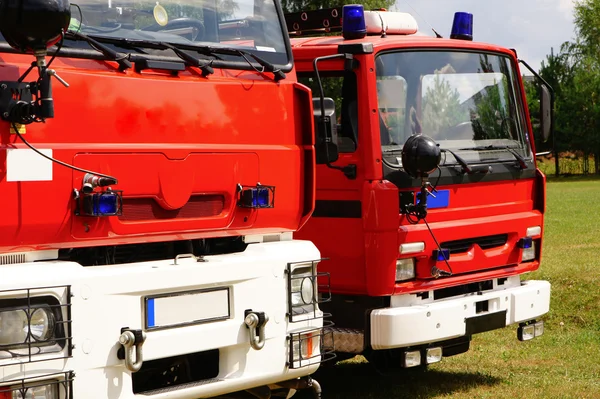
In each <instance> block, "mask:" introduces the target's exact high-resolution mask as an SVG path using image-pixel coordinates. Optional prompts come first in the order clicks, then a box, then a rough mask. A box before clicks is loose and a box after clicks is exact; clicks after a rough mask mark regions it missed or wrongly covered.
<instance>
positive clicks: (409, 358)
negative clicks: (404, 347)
mask: <svg viewBox="0 0 600 399" xmlns="http://www.w3.org/2000/svg"><path fill="white" fill-rule="evenodd" d="M403 358H404V359H403V362H402V363H403V364H402V365H403V366H404V367H417V366H420V365H421V351H406V352H404V356H403Z"/></svg>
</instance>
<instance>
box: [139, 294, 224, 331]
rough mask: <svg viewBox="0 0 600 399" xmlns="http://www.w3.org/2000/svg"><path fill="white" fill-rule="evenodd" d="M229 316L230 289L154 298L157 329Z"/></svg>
mask: <svg viewBox="0 0 600 399" xmlns="http://www.w3.org/2000/svg"><path fill="white" fill-rule="evenodd" d="M228 316H229V290H228V289H223V290H218V291H207V292H198V293H189V294H184V295H177V296H166V297H159V298H154V323H155V324H154V326H155V327H163V326H172V325H177V324H185V323H193V322H196V321H203V320H211V319H218V318H224V317H228ZM149 326H150V325H149Z"/></svg>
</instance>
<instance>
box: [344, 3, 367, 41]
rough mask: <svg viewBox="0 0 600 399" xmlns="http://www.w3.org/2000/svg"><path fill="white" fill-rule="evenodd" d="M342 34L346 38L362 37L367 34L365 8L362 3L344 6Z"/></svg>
mask: <svg viewBox="0 0 600 399" xmlns="http://www.w3.org/2000/svg"><path fill="white" fill-rule="evenodd" d="M342 35H343V36H344V39H347V40H352V39H362V38H363V37H365V36H366V35H367V24H366V23H365V10H364V8H363V6H362V5H360V4H347V5H345V6H344V7H343V8H342Z"/></svg>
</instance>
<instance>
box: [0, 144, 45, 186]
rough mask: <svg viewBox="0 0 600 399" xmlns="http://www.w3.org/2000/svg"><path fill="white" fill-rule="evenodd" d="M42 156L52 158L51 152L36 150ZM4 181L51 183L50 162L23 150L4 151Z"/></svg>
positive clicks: (10, 149) (11, 149)
mask: <svg viewBox="0 0 600 399" xmlns="http://www.w3.org/2000/svg"><path fill="white" fill-rule="evenodd" d="M38 150H39V151H40V152H41V153H42V154H44V155H47V156H49V157H52V150H50V149H41V150H40V149H38ZM6 169H7V173H6V181H9V182H14V181H51V180H52V161H50V160H49V159H46V158H44V157H42V156H41V155H39V154H36V153H35V151H33V150H30V149H28V148H27V149H25V148H9V149H7V150H6Z"/></svg>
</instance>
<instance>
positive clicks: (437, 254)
mask: <svg viewBox="0 0 600 399" xmlns="http://www.w3.org/2000/svg"><path fill="white" fill-rule="evenodd" d="M433 257H434V258H435V260H437V261H438V262H443V261H444V260H448V259H450V250H449V249H442V250H441V251H440V250H435V251H433Z"/></svg>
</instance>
